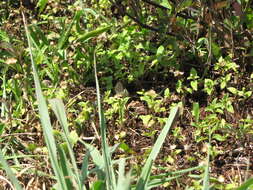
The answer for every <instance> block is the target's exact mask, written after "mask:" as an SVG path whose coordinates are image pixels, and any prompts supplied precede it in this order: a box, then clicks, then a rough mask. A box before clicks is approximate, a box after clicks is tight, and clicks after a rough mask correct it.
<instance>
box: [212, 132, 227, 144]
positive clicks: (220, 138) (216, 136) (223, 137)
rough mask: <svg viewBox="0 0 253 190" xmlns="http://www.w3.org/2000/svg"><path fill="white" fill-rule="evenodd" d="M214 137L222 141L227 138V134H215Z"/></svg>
mask: <svg viewBox="0 0 253 190" xmlns="http://www.w3.org/2000/svg"><path fill="white" fill-rule="evenodd" d="M213 138H214V139H216V140H217V141H220V142H222V141H225V140H226V139H227V137H226V136H222V135H220V134H214V135H213Z"/></svg>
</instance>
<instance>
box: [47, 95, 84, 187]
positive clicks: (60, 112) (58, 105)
mask: <svg viewBox="0 0 253 190" xmlns="http://www.w3.org/2000/svg"><path fill="white" fill-rule="evenodd" d="M49 102H50V104H51V106H52V109H53V111H54V113H55V115H56V117H57V119H58V121H59V122H60V124H61V126H62V128H63V134H64V140H65V141H66V143H67V147H68V153H69V156H70V159H71V163H72V167H73V169H74V173H75V178H76V180H77V184H78V186H79V189H82V183H81V180H80V176H79V175H78V174H79V171H78V168H77V163H76V160H75V154H74V152H73V148H72V145H71V143H70V139H69V136H70V132H69V128H68V122H67V115H66V112H65V107H64V104H63V102H62V100H61V99H56V98H55V99H51V100H49Z"/></svg>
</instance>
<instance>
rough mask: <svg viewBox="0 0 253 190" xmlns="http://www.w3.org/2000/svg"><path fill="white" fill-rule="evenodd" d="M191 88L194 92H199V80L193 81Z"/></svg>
mask: <svg viewBox="0 0 253 190" xmlns="http://www.w3.org/2000/svg"><path fill="white" fill-rule="evenodd" d="M191 87H192V89H193V90H195V91H197V90H198V81H197V80H194V81H191Z"/></svg>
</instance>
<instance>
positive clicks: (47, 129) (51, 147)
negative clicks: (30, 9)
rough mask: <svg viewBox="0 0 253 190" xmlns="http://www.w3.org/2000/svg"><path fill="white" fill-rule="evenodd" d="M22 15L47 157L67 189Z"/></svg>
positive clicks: (62, 187)
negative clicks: (47, 152)
mask: <svg viewBox="0 0 253 190" xmlns="http://www.w3.org/2000/svg"><path fill="white" fill-rule="evenodd" d="M22 16H23V22H24V25H25V32H26V37H27V41H28V46H29V54H30V57H31V63H32V70H33V77H34V82H35V91H36V96H37V100H38V103H39V105H38V108H39V115H40V120H41V123H42V128H43V133H44V135H45V141H46V145H47V148H48V151H49V157H50V160H51V163H52V167H53V169H54V172H55V175H56V177H57V181H58V182H59V185H60V188H61V189H62V190H65V189H67V186H66V181H65V180H64V176H63V173H62V171H61V169H60V167H59V164H58V162H57V150H56V143H55V139H54V136H53V128H52V126H51V122H50V118H49V113H48V109H47V104H46V100H45V98H44V97H43V94H42V90H41V86H40V82H39V76H38V73H37V71H36V66H35V63H34V60H33V54H32V44H31V40H30V35H29V31H28V28H27V23H26V19H25V16H24V13H23V12H22Z"/></svg>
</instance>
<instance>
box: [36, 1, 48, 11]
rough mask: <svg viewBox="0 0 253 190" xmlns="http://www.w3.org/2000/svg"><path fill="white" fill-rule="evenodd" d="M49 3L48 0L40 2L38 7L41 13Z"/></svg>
mask: <svg viewBox="0 0 253 190" xmlns="http://www.w3.org/2000/svg"><path fill="white" fill-rule="evenodd" d="M47 2H48V0H39V1H38V3H37V7H39V12H40V13H41V12H42V11H43V10H44V9H45V7H46V5H47Z"/></svg>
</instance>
